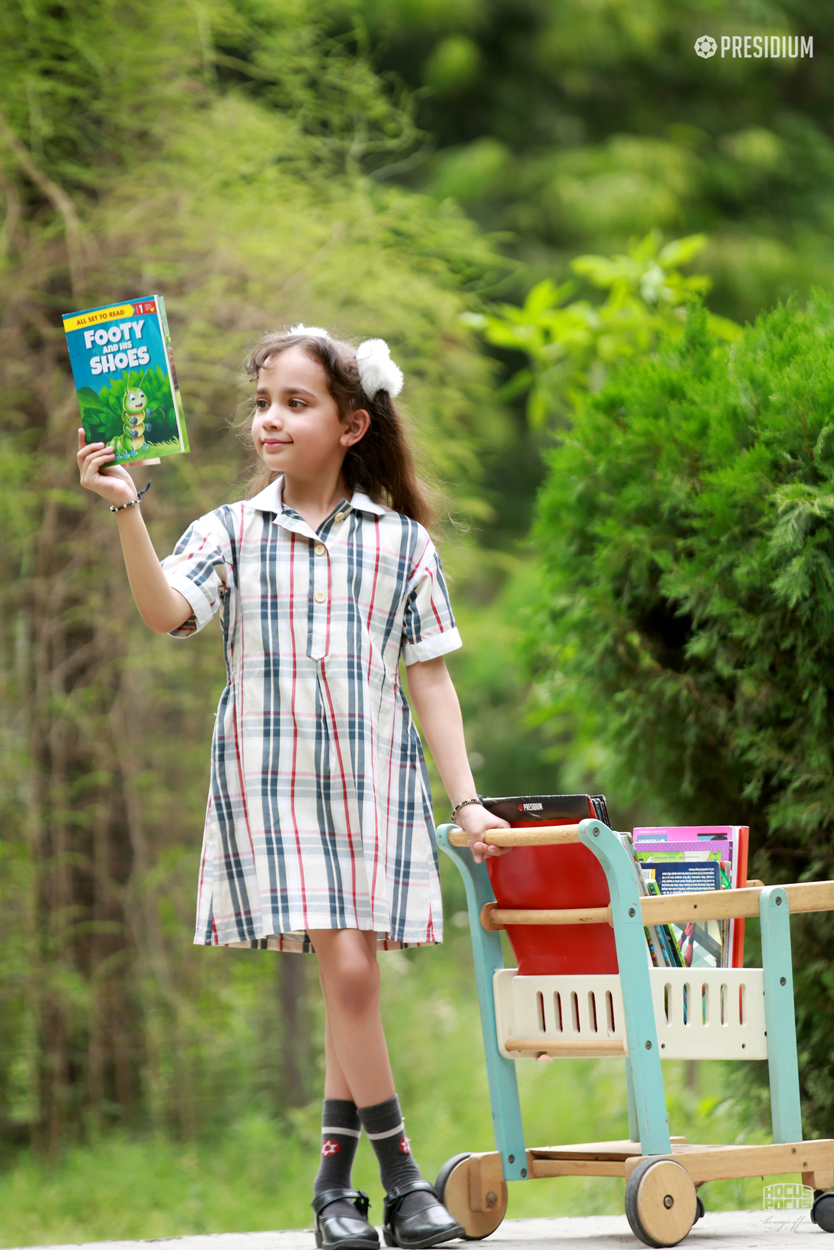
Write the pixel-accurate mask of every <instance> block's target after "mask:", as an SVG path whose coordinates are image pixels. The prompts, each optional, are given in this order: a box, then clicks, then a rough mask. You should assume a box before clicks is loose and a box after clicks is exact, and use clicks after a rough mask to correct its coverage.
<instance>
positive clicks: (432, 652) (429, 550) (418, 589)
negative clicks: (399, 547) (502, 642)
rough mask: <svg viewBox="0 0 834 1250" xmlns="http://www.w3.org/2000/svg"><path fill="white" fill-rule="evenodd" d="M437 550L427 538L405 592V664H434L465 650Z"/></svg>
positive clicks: (426, 536) (426, 535) (427, 537)
mask: <svg viewBox="0 0 834 1250" xmlns="http://www.w3.org/2000/svg"><path fill="white" fill-rule="evenodd" d="M462 645H463V644H462V642H461V637H460V634H459V633H458V629H457V626H456V624H455V618H454V616H453V614H452V605H451V603H450V602H449V592H448V590H447V588H446V579H445V577H444V576H443V568H442V566H441V563H440V556H439V555H438V554H437V548H436V547H435V546H434V543H433V542H432V541H431V539H430V538H429V536H428V534H425V537H424V539H423V546H422V550H421V551H420V553H419V555H418V558H417V562H416V564H415V565H414V567H413V569H412V572H411V576H410V577H409V581H408V589H407V592H406V604H405V617H404V620H403V651H402V656H403V660H404V662H405V663H406V664H407V665H408V664H416V663H419V662H422V661H424V660H434V659H436V658H437V657H438V656H441V655H446V654H447V653H448V652H450V651H456V650H457V648H458V647H460V646H462Z"/></svg>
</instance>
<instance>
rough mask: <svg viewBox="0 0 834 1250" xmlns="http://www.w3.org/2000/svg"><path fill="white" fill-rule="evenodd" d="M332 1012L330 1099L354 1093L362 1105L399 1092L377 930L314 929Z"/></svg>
mask: <svg viewBox="0 0 834 1250" xmlns="http://www.w3.org/2000/svg"><path fill="white" fill-rule="evenodd" d="M310 940H311V942H312V943H313V947H314V948H315V952H316V954H317V955H318V959H319V975H320V977H321V985H322V990H323V992H324V1005H325V1010H326V1013H327V1030H326V1032H325V1058H326V1062H327V1067H326V1073H325V1080H324V1094H325V1098H348V1097H352V1098H353V1101H354V1102H355V1103H356V1105H357V1106H358V1107H367V1106H370V1105H372V1104H374V1103H378V1102H384V1101H385V1100H386V1099H388V1098H391V1097H392V1096H393V1093H394V1078H393V1076H392V1075H391V1064H390V1062H389V1060H388V1046H387V1044H386V1041H385V1033H384V1032H383V1029H382V1020H381V1018H380V1014H379V964H378V963H377V959H376V933H374V932H372V931H371V930H367V929H312V930H310Z"/></svg>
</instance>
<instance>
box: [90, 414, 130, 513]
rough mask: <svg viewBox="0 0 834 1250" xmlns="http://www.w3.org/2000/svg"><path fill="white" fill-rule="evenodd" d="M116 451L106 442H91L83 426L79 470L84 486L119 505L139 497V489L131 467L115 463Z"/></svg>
mask: <svg viewBox="0 0 834 1250" xmlns="http://www.w3.org/2000/svg"><path fill="white" fill-rule="evenodd" d="M114 454H115V453H114V451H113V448H112V447H107V446H105V444H104V443H90V444H89V445H88V443H87V438H86V435H85V434H84V430H83V429H82V428H79V430H78V469H79V472H80V474H81V485H82V486H83V487H84V489H85V490H91V491H93V493H94V494H96V495H101V497H102V499H106V500H107V502H108V503H111V504H113V506H114V507H116V508H118V507H120V506H121V505H122V504H126V503H129V502H130V501H131V499H135V498H136V496H137V495H138V493H139V492H138V490H137V489H136V483H135V482H134V480H133V478H132V477H131V476H130V474H129V473H128V471H127V469H124V468H122V466H121V465H120V464H113V456H114Z"/></svg>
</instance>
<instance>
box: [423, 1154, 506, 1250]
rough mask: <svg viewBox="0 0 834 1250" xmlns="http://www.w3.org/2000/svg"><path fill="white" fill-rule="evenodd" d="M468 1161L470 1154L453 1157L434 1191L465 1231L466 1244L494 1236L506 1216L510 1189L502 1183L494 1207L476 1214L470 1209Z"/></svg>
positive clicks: (443, 1169) (445, 1167)
mask: <svg viewBox="0 0 834 1250" xmlns="http://www.w3.org/2000/svg"><path fill="white" fill-rule="evenodd" d="M469 1159H470V1155H468V1154H461V1155H452V1157H451V1159H447V1160H446V1162H445V1163H444V1164H443V1167H442V1168H441V1169H440V1171H439V1172H438V1173H437V1180H436V1181H435V1182H434V1187H435V1189H436V1190H437V1196H438V1198H439V1199H440V1201H441V1202H442V1203H443V1205H444V1207H445V1208H446V1210H447V1211H449V1212H450V1213H451V1214H452V1215H453V1216H454V1217H455V1219H456V1220H457V1221H458V1223H459V1224H462V1225H463V1227H464V1228H465V1229H466V1240H467V1241H480V1240H481V1239H482V1238H483V1237H488V1236H489V1235H490V1233H494V1232H495V1230H496V1228H497V1227H498V1225H499V1224H500V1223H501V1221H502V1220H503V1218H504V1216H505V1215H506V1213H507V1185H506V1182H504V1181H502V1182H501V1184H500V1186H499V1187H498V1189H497V1190H496V1191H495V1197H496V1201H495V1203H494V1205H493V1206H491V1207H487V1208H486V1209H485V1210H484V1211H473V1210H472V1208H471V1207H470V1205H469Z"/></svg>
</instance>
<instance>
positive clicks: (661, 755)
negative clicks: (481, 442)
mask: <svg viewBox="0 0 834 1250" xmlns="http://www.w3.org/2000/svg"><path fill="white" fill-rule="evenodd" d="M832 349H834V298H832V296H831V294H830V292H827V291H823V290H816V291H815V292H814V293H813V296H812V299H811V300H810V302H809V304H808V306H807V308H805V309H802V308H801V307H800V306H799V305H798V303H797V302H796V301H793V300H791V301H789V302H788V303H787V304H786V305H781V304H780V305H779V306H778V307H777V308H776V309H774V310H773V311H771V312H769V313H764V314H762V315H761V316H760V317H759V318H758V319H757V320H756V322H755V325H753V326H748V327H746V328H745V330H744V332H743V333H742V335H741V336H740V337H739V338H738V339H737V340H736V341H735V342H734V343H733V344H732V345H730V346H728V345H727V344H726V343H725V342H724V341H723V340H722V338H721V337H719V336H718V335H717V334H715V333H714V332H711V331H710V328H709V324H708V317H707V314H706V311H705V310H704V309H703V308H696V309H694V310H693V311H691V312H690V314H689V316H688V318H687V322H686V327H685V333H684V335H683V337H682V339H680V340H679V341H671V340H669V339H666V340H664V341H663V343H662V345H661V347H660V349H659V350H658V352H657V353H655V354H653V355H652V356H650V357H648V358H646V359H643V360H640V361H634V362H628V363H625V364H624V365H622V366H621V368H620V369H619V370H618V371H617V372H616V373H615V374H614V375H613V376H612V377H611V378H610V379H609V381H608V382H607V383H606V385H605V386H604V387H603V388H602V389H601V390H600V391H599V392H598V393H597V394H596V395H594V396H592V397H590V398H589V400H588V402H587V404H586V405H584V406H583V408H582V409H581V410H580V411H579V412H578V413H577V414H576V416H575V420H574V424H573V426H572V429H571V430H570V432H569V433H566V434H565V436H564V439H563V441H562V443H561V445H560V446H559V447H558V448H557V449H556V450H554V451H553V452H551V453H550V454H549V456H548V465H549V467H548V476H547V480H546V483H545V485H544V487H543V489H542V493H541V497H540V500H539V505H538V517H537V522H536V528H535V533H536V538H537V542H538V546H539V549H540V551H541V553H542V557H543V561H544V566H545V569H546V578H547V602H548V607H547V610H546V613H545V616H544V619H543V622H542V625H543V637H544V640H545V641H544V644H542V642H541V636H540V637H539V638H537V640H536V643H535V645H536V646H537V647H539V659H540V662H541V664H542V666H543V672H546V673H547V674H549V681H550V688H551V694H552V698H553V704H552V706H551V709H550V711H551V714H556V715H557V716H558V715H563V716H567V717H568V719H570V718H571V716H573V717H576V716H577V715H579V716H581V715H583V713H582V712H579V711H578V709H579V708H580V706H584V707H585V709H586V711H585V713H584V715H585V717H586V722H585V725H586V728H585V733H586V735H587V736H588V737H589V738H590V737H592V736H596V737H597V738H598V739H599V740H601V742H602V743H603V744H604V745H605V746H606V747H607V749H608V751H609V752H610V755H609V764H610V765H611V766H612V767H613V765H614V764H616V766H617V775H618V778H619V782H620V784H621V786H622V791H621V793H623V795H624V796H625V795H627V794H630V797H632V798H634V797H637V798H639V799H640V800H641V801H642V802H643V803H644V804H649V806H650V807H651V806H652V805H653V806H654V807H655V810H657V806H658V805H660V806H661V807H662V809H663V810H665V811H666V812H667V813H668V814H670V815H672V816H674V817H675V818H676V819H677V820H679V821H680V822H682V823H692V822H703V823H707V824H709V823H728V822H731V823H745V824H746V823H749V825H750V827H751V844H752V849H753V852H754V864H755V868H756V875H758V876H763V877H764V879H765V880H767V881H770V882H773V881H779V880H781V881H784V880H799V879H817V878H824V879H827V878H830V876H831V874H832V870H834V852H833V851H832V827H834V758H832V741H831V723H832V709H833V708H834V663H832V641H833V640H834V538H833V537H832V534H833V533H834V531H832V525H831V521H832V517H834V494H832V484H834V460H832V451H833V450H834V421H832V412H834V381H832V374H831V369H830V359H831V352H832ZM588 717H590V723H589V720H588ZM609 788H612V789H613V787H609ZM612 797H613V796H612ZM614 810H616V802H615V803H614ZM644 810H645V809H644ZM831 931H832V926H831V923H830V920H829V919H828V918H827V917H826V918H824V919H821V920H817V919H815V920H814V922H813V923H811V922H804V921H797V922H795V928H794V933H795V937H796V939H797V948H796V951H797V959H796V966H797V969H798V977H797V999H798V1005H799V1008H798V1018H799V1032H800V1051H801V1063H802V1081H803V1093H804V1095H805V1098H806V1102H807V1121H808V1123H809V1125H810V1127H812V1128H813V1129H814V1130H816V1131H817V1132H822V1133H824V1135H827V1133H828V1131H829V1130H830V1129H831V1119H832V1114H834V1099H832V1093H831V1091H832V1088H834V1082H832V1075H834V1073H832V1061H831V1049H830V1044H829V1040H828V1039H829V1038H830V1034H831V1029H832V1027H834V996H832V994H831V984H830V967H829V963H830V961H829V954H828V951H829V949H830V946H829V943H830V939H831Z"/></svg>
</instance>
